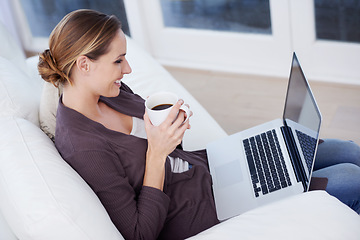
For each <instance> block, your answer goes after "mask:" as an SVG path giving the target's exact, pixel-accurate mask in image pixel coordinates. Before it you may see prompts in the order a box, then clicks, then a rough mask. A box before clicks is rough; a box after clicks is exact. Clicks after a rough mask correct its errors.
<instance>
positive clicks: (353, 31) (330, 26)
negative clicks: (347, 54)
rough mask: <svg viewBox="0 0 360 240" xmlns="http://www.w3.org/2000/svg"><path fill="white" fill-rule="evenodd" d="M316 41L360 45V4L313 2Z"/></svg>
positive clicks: (334, 0)
mask: <svg viewBox="0 0 360 240" xmlns="http://www.w3.org/2000/svg"><path fill="white" fill-rule="evenodd" d="M314 4H315V24H316V37H317V39H326V40H337V41H343V42H357V43H360V2H359V1H355V0H342V1H341V0H331V1H330V0H315V3H314Z"/></svg>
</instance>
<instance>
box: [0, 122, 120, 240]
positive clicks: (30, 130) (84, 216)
mask: <svg viewBox="0 0 360 240" xmlns="http://www.w3.org/2000/svg"><path fill="white" fill-rule="evenodd" d="M0 128H1V134H2V136H1V138H0V189H1V194H0V212H2V213H3V216H4V217H5V219H6V221H7V222H8V224H9V226H10V227H11V229H12V230H13V232H14V233H15V235H16V236H17V237H18V238H19V239H36V240H41V239H44V240H45V239H46V240H48V239H52V240H56V239H59V240H64V239H67V240H71V239H74V240H75V239H76V240H78V239H108V240H109V239H114V240H115V239H116V240H119V239H123V238H122V236H121V234H120V233H119V232H118V230H117V229H116V228H115V226H114V225H113V224H112V222H111V220H110V218H109V216H108V215H107V213H106V211H105V209H104V207H103V206H102V204H101V203H100V201H99V199H98V198H97V196H96V195H95V194H94V192H93V191H92V190H91V189H90V187H88V185H87V184H86V183H85V182H84V181H83V179H82V178H81V177H80V176H79V175H78V174H77V173H76V172H75V171H74V170H73V169H72V168H71V167H70V166H69V165H68V164H67V163H66V162H65V161H64V160H63V159H62V158H61V157H60V155H59V153H58V151H57V150H56V148H55V146H54V144H53V143H52V141H51V140H50V139H49V138H48V137H47V136H46V135H45V134H44V133H43V132H42V131H41V130H40V129H39V128H38V127H36V126H35V125H34V124H32V123H30V122H29V121H27V120H25V119H20V118H15V117H0Z"/></svg>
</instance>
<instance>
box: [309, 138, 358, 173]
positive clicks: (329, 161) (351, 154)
mask: <svg viewBox="0 0 360 240" xmlns="http://www.w3.org/2000/svg"><path fill="white" fill-rule="evenodd" d="M339 163H353V164H355V165H357V166H359V167H360V147H359V146H358V145H357V144H356V143H354V142H352V141H344V140H338V139H325V140H324V142H323V143H321V144H319V147H318V150H317V154H316V160H315V165H314V171H316V170H318V169H321V168H325V167H328V166H332V165H335V164H339Z"/></svg>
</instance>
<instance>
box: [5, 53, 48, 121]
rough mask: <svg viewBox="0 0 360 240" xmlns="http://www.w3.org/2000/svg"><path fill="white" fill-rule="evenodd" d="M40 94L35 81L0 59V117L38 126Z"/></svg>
mask: <svg viewBox="0 0 360 240" xmlns="http://www.w3.org/2000/svg"><path fill="white" fill-rule="evenodd" d="M40 92H41V88H40V87H39V84H38V82H37V81H33V80H32V79H30V77H29V76H28V75H27V74H26V73H24V72H23V71H21V70H20V69H19V68H18V67H17V66H15V65H14V64H13V63H12V62H10V61H9V60H7V59H5V58H3V57H0V106H1V111H0V117H1V116H16V117H22V118H26V119H28V120H29V121H31V122H32V123H34V124H36V125H39V103H40Z"/></svg>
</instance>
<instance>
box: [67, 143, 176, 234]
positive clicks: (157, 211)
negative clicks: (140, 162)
mask: <svg viewBox="0 0 360 240" xmlns="http://www.w3.org/2000/svg"><path fill="white" fill-rule="evenodd" d="M114 161H118V157H117V155H116V154H115V153H113V152H110V151H106V150H103V151H99V150H98V151H85V152H75V153H74V154H72V156H71V157H70V158H68V162H70V163H71V165H72V166H73V167H74V168H75V169H76V170H77V172H78V173H79V174H80V175H81V177H82V178H83V179H85V181H87V183H88V184H89V185H90V187H91V188H92V189H93V191H94V192H95V193H96V194H97V196H98V197H99V199H100V201H101V202H102V204H103V205H104V207H105V209H106V210H107V212H108V214H109V215H110V218H111V220H112V221H113V223H114V225H115V226H116V227H117V228H118V230H119V231H120V233H121V234H122V235H123V236H124V237H125V239H156V238H157V237H158V235H159V233H160V231H161V229H162V228H163V226H164V223H165V219H166V216H167V212H168V207H169V203H170V199H169V197H168V196H167V195H166V194H165V193H163V192H162V191H160V190H158V189H155V188H150V187H145V186H143V187H142V188H141V189H140V191H139V193H138V194H136V192H135V190H134V188H133V186H131V184H130V183H129V180H128V178H127V177H126V175H125V171H124V169H119V164H117V163H114ZM139 174H143V173H139Z"/></svg>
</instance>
